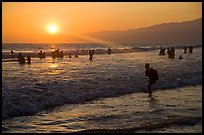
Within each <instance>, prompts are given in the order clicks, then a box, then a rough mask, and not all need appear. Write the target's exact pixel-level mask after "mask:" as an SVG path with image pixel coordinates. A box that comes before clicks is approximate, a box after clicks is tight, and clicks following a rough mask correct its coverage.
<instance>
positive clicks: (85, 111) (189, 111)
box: [2, 85, 202, 133]
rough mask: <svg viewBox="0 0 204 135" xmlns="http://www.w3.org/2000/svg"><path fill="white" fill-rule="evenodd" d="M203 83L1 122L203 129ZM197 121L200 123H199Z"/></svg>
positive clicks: (9, 126) (40, 127)
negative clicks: (149, 95)
mask: <svg viewBox="0 0 204 135" xmlns="http://www.w3.org/2000/svg"><path fill="white" fill-rule="evenodd" d="M201 120H202V86H201V85H198V86H194V87H189V86H188V87H183V88H176V89H168V90H158V91H155V92H154V93H153V97H151V98H150V97H148V96H147V93H133V94H127V95H123V96H120V97H114V98H104V99H100V100H95V101H91V102H85V103H83V104H70V105H64V106H60V107H56V108H53V109H51V110H48V111H43V112H40V113H38V114H37V115H34V116H23V117H16V118H13V119H8V120H5V121H3V122H2V127H3V132H4V133H6V132H10V133H18V132H21V133H22V132H23V133H31V132H34V133H52V132H54V133H57V132H63V133H70V132H81V131H83V132H136V133H139V132H143V133H148V132H150V133H151V132H154V133H156V132H164V133H168V132H173V133H188V132H192V133H201V132H202V123H201ZM199 123H200V124H199Z"/></svg>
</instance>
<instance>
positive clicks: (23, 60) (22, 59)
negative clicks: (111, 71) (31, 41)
mask: <svg viewBox="0 0 204 135" xmlns="http://www.w3.org/2000/svg"><path fill="white" fill-rule="evenodd" d="M13 54H14V51H13V50H11V55H13ZM94 54H95V51H94V50H93V49H92V50H89V60H90V61H91V60H92V59H93V58H94V57H93V56H94ZM107 54H108V55H110V54H111V48H110V47H109V48H108V50H107ZM51 56H52V58H53V59H55V58H63V57H64V53H63V51H60V50H59V49H57V50H55V51H53V52H51ZM38 57H39V58H40V59H43V58H46V56H45V52H43V51H42V50H41V51H40V52H39V53H38ZM74 57H75V58H78V57H79V56H78V54H75V55H74ZM68 58H72V55H71V53H69V54H68ZM26 60H27V63H28V64H30V63H31V56H30V55H28V56H27V58H25V57H24V56H23V55H22V53H19V54H18V61H19V64H25V63H26Z"/></svg>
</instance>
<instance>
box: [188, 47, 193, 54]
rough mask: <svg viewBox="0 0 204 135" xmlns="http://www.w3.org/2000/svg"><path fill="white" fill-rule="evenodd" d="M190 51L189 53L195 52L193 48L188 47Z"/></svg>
mask: <svg viewBox="0 0 204 135" xmlns="http://www.w3.org/2000/svg"><path fill="white" fill-rule="evenodd" d="M188 49H189V53H192V52H193V47H192V46H191V45H190V46H189V47H188Z"/></svg>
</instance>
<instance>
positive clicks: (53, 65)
mask: <svg viewBox="0 0 204 135" xmlns="http://www.w3.org/2000/svg"><path fill="white" fill-rule="evenodd" d="M56 67H58V64H50V68H56Z"/></svg>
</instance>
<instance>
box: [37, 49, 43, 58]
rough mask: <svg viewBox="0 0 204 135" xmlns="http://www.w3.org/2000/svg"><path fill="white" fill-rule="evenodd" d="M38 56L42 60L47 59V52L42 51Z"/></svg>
mask: <svg viewBox="0 0 204 135" xmlns="http://www.w3.org/2000/svg"><path fill="white" fill-rule="evenodd" d="M38 54H39V58H40V59H42V58H45V52H42V50H41V51H40V52H39V53H38Z"/></svg>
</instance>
